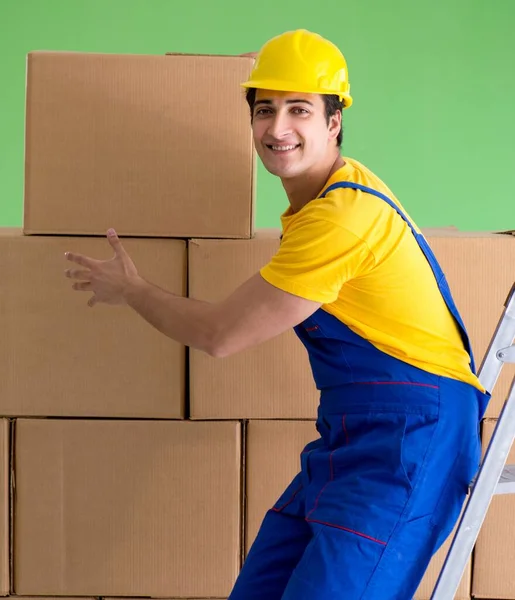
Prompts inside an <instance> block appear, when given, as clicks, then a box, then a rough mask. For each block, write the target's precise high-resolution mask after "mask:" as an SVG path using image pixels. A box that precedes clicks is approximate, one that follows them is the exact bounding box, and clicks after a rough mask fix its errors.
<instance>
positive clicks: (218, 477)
mask: <svg viewBox="0 0 515 600" xmlns="http://www.w3.org/2000/svg"><path fill="white" fill-rule="evenodd" d="M251 65H252V59H251V58H248V57H230V56H227V57H223V56H191V55H173V54H170V55H165V56H133V55H103V54H84V53H70V52H33V53H31V54H29V56H28V61H27V69H28V71H27V98H26V169H25V212H24V226H23V230H22V231H13V230H3V231H2V232H1V235H0V246H1V248H0V272H1V273H2V278H3V285H2V288H1V290H0V306H1V307H2V310H1V311H0V330H1V331H2V334H3V335H2V345H1V349H0V381H1V383H0V416H1V417H9V418H10V420H11V422H12V431H13V436H12V440H11V441H10V443H9V438H8V429H9V419H5V418H4V419H3V420H1V421H0V425H1V426H0V594H2V595H7V594H9V593H10V594H15V595H17V596H18V595H33V596H52V595H54V596H61V595H63V596H97V597H98V596H109V595H112V596H127V597H131V596H159V597H165V598H166V597H168V598H174V597H199V598H204V597H216V598H224V597H226V596H227V595H228V593H229V591H230V589H231V587H232V585H233V582H234V580H235V578H236V576H237V573H238V570H239V568H240V566H241V546H242V542H241V536H242V520H241V513H242V509H241V507H242V461H243V456H242V451H243V450H242V448H243V437H242V423H241V422H240V421H238V420H228V421H226V422H219V423H215V422H199V423H196V422H193V421H191V420H186V417H187V416H188V413H187V410H188V407H187V394H186V390H187V386H188V381H187V372H188V367H187V352H186V348H184V347H183V346H181V345H180V344H178V343H176V342H174V341H172V340H169V339H167V338H165V336H163V335H161V334H159V333H158V332H157V331H156V330H154V329H153V328H151V327H150V326H149V325H148V324H146V323H145V322H144V321H143V320H141V319H138V318H136V317H135V315H134V313H133V312H132V311H130V309H128V308H117V309H113V308H112V307H107V306H105V305H99V306H97V307H95V309H93V310H92V309H89V308H88V307H87V305H86V300H87V295H85V294H78V293H74V292H73V291H72V290H71V289H70V288H71V282H70V281H69V280H66V279H65V278H64V269H65V268H67V267H70V266H71V265H70V263H67V262H66V261H65V258H64V253H65V251H72V252H76V253H80V254H85V255H87V256H92V257H94V258H98V259H108V258H110V257H111V256H112V251H111V249H110V247H109V245H108V243H107V240H106V239H105V233H106V231H107V229H108V228H109V227H114V228H115V229H116V230H117V232H118V233H119V235H121V236H123V238H124V246H125V248H126V249H127V251H128V252H129V254H130V255H131V257H132V258H133V260H134V261H135V263H136V264H137V265H138V269H139V270H140V272H141V273H142V274H143V273H144V275H145V277H146V278H148V279H149V280H151V281H152V282H154V283H156V284H157V285H159V286H161V287H163V288H165V289H167V290H169V291H170V292H172V293H174V294H178V295H180V296H185V295H186V294H187V243H188V239H189V238H192V237H200V238H202V237H216V238H218V239H223V238H233V239H237V238H243V239H245V238H250V237H252V235H253V209H254V187H255V183H254V169H255V157H254V152H253V145H252V139H251V131H250V126H249V119H248V107H247V105H246V103H245V99H244V95H243V92H242V90H241V88H240V85H239V84H240V82H241V81H243V80H244V79H245V78H246V77H247V75H248V73H249V70H250V68H251ZM41 417H44V418H41ZM11 455H12V456H11ZM10 457H11V458H10ZM9 480H11V484H12V485H11V486H9ZM9 487H10V489H11V491H12V502H11V504H9V502H8V493H9ZM11 512H12V515H11V527H9V515H10V513H11ZM10 531H12V540H11V541H12V544H10V543H9V533H10ZM9 559H10V561H9Z"/></svg>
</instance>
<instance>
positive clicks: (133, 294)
mask: <svg viewBox="0 0 515 600" xmlns="http://www.w3.org/2000/svg"><path fill="white" fill-rule="evenodd" d="M126 301H127V304H128V305H129V306H130V307H131V308H133V309H134V310H135V311H136V312H137V313H138V314H139V315H140V316H142V317H143V318H144V319H145V320H146V321H148V322H149V323H150V324H151V325H153V326H154V327H155V328H156V329H158V330H159V331H161V333H164V334H165V335H166V336H168V337H170V338H172V339H174V340H177V341H178V342H181V343H182V344H184V345H186V346H190V347H193V348H197V349H199V350H203V351H204V352H207V353H208V354H210V355H211V356H216V357H225V356H229V355H231V354H235V353H236V352H240V351H241V350H245V349H246V348H249V347H251V346H255V345H257V344H260V343H262V342H265V341H266V340H268V339H271V338H273V337H275V336H277V335H279V334H281V333H283V332H284V331H286V330H287V329H290V328H291V327H293V326H295V325H297V324H298V323H300V322H301V321H303V320H304V319H306V318H307V317H308V316H310V315H311V314H312V313H314V312H315V311H316V310H317V309H318V308H319V307H320V304H319V303H317V302H312V301H311V300H306V299H304V298H300V297H298V296H294V295H292V294H289V293H287V292H283V291H282V290H279V289H278V288H276V287H274V286H273V285H270V284H269V283H267V282H266V281H265V280H264V279H263V278H262V277H261V275H260V274H259V273H257V274H256V275H254V276H253V277H251V278H250V279H248V280H247V281H246V282H245V283H243V284H242V285H241V286H240V287H239V288H237V289H236V291H235V292H234V293H233V294H231V295H230V296H229V297H228V298H227V299H225V300H223V301H222V302H217V303H207V302H199V301H196V300H194V299H191V298H183V297H180V296H175V295H173V294H171V293H169V292H167V291H165V290H162V289H161V288H159V287H157V286H155V285H152V284H150V283H148V282H146V281H144V280H142V279H138V280H135V281H134V282H133V283H132V284H130V285H129V286H128V288H127V292H126Z"/></svg>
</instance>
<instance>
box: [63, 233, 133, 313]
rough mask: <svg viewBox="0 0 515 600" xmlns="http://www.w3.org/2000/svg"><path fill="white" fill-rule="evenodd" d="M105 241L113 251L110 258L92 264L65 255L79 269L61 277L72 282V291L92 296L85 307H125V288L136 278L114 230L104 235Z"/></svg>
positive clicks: (82, 257)
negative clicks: (98, 304)
mask: <svg viewBox="0 0 515 600" xmlns="http://www.w3.org/2000/svg"><path fill="white" fill-rule="evenodd" d="M107 240H108V242H109V244H110V246H111V248H112V249H113V250H114V256H113V258H111V259H109V260H96V259H94V258H89V257H88V256H84V255H82V254H73V253H72V252H66V253H65V257H66V259H67V260H69V261H72V262H74V263H76V264H77V265H80V267H81V268H70V269H66V271H65V276H66V277H69V278H70V279H74V280H76V281H75V282H74V283H73V285H72V288H73V289H74V290H76V291H79V292H93V296H92V297H91V298H90V299H89V300H88V306H91V307H93V306H95V304H97V303H99V302H101V303H104V304H126V302H127V300H126V293H127V291H128V288H129V287H130V286H131V285H132V284H133V283H136V282H137V281H138V280H139V279H140V277H139V276H138V271H137V269H136V266H135V265H134V263H133V262H132V259H131V257H130V256H129V255H128V254H127V252H126V250H125V248H124V247H123V245H122V243H121V241H120V239H119V238H118V236H117V235H116V232H115V231H114V229H109V231H108V232H107Z"/></svg>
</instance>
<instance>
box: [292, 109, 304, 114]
mask: <svg viewBox="0 0 515 600" xmlns="http://www.w3.org/2000/svg"><path fill="white" fill-rule="evenodd" d="M293 112H294V113H296V114H299V115H300V114H307V112H308V111H307V110H306V109H305V108H294V109H293Z"/></svg>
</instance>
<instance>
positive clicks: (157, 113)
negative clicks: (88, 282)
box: [0, 52, 515, 600]
mask: <svg viewBox="0 0 515 600" xmlns="http://www.w3.org/2000/svg"><path fill="white" fill-rule="evenodd" d="M250 68H251V59H250V58H246V57H215V56H186V55H167V56H127V55H124V56H120V55H102V54H82V53H54V52H37V53H32V54H31V55H29V60H28V77H27V138H26V197H25V219H24V229H23V231H22V232H17V231H14V232H13V231H4V232H3V233H2V235H1V236H0V246H2V248H1V250H2V251H1V252H0V271H1V272H2V275H3V278H4V283H5V285H4V286H2V288H1V289H0V306H1V307H3V308H4V310H2V311H0V329H1V330H2V332H4V336H3V343H2V346H1V347H0V381H1V382H2V383H0V386H1V387H0V418H1V417H4V419H3V420H0V594H3V595H7V594H11V595H16V596H20V595H23V596H35V597H37V596H56V597H63V596H64V597H66V596H83V597H84V596H86V597H107V598H108V597H113V598H114V597H118V598H120V597H127V598H130V597H135V596H139V597H141V596H146V597H161V598H170V599H172V598H184V597H188V598H199V599H202V598H219V599H223V598H226V597H227V596H228V595H229V593H230V590H231V587H232V585H233V583H234V580H235V578H236V576H237V574H238V571H239V569H240V567H241V562H242V560H244V558H245V556H246V554H247V552H248V550H249V548H250V545H251V543H252V541H253V539H254V538H255V536H256V534H257V531H258V528H259V525H260V523H261V520H262V518H263V516H264V514H265V512H266V510H267V509H268V508H269V507H270V506H271V505H272V504H273V503H274V502H275V500H276V499H277V497H278V496H279V494H280V493H281V491H282V490H283V488H284V487H285V486H286V485H288V483H289V482H290V480H291V478H292V477H293V476H294V475H295V474H296V472H297V471H298V469H299V453H300V451H301V450H302V448H303V446H304V445H305V444H306V443H307V442H309V441H311V440H312V439H314V438H315V437H317V432H316V429H315V427H314V419H315V418H316V408H317V403H318V394H317V391H316V389H315V386H314V383H313V380H312V377H311V373H310V367H309V361H308V357H307V354H306V352H305V350H304V349H303V347H302V345H301V344H300V343H299V342H298V340H296V339H295V335H294V334H293V332H288V333H285V334H283V335H281V336H279V337H277V338H275V339H273V340H270V341H269V342H266V343H264V344H262V345H261V346H259V347H256V348H252V349H249V350H247V351H245V352H242V353H241V354H238V355H235V356H231V357H228V358H225V359H214V358H211V357H209V356H207V355H205V354H203V353H201V352H198V351H196V350H191V351H188V350H187V349H186V348H184V347H182V346H181V345H180V344H177V343H175V342H173V341H171V340H169V339H167V338H165V337H164V336H162V335H161V334H159V333H157V332H156V331H155V330H154V329H152V328H151V327H150V326H149V325H148V324H147V323H145V322H144V321H143V320H142V319H139V318H138V317H136V316H135V315H134V313H132V312H131V311H130V310H129V309H126V308H113V307H107V306H103V305H99V306H97V307H95V309H93V310H92V309H89V308H87V306H86V299H87V296H86V295H84V294H79V293H74V292H72V291H71V290H70V282H69V280H66V279H65V278H64V277H63V270H64V268H66V267H68V266H70V264H69V263H65V261H64V252H65V251H66V250H70V251H73V252H78V253H82V254H86V255H89V256H94V257H95V258H100V259H105V258H109V257H110V256H111V252H110V248H109V246H108V244H107V241H106V240H105V237H104V235H105V232H106V230H107V229H108V228H109V227H114V228H115V229H116V230H117V232H118V233H119V235H121V236H123V237H124V245H125V247H126V249H127V250H128V252H129V254H130V255H131V257H132V258H133V259H134V261H135V263H136V265H137V267H138V270H139V271H140V273H141V274H142V275H143V276H144V277H145V278H147V279H148V280H150V281H152V282H154V283H156V284H158V285H160V286H161V287H163V288H165V289H167V290H169V291H171V292H173V293H175V294H179V295H183V296H184V295H189V296H190V297H192V298H196V299H199V300H205V301H216V300H218V299H221V298H223V297H225V296H227V295H228V294H230V293H231V292H232V291H233V290H234V289H235V288H236V287H237V286H238V285H239V284H240V283H242V282H243V281H245V280H246V279H247V278H248V277H250V276H251V275H253V274H254V273H255V272H256V271H257V270H258V269H259V268H260V267H261V266H263V265H264V264H265V263H266V262H267V261H268V260H269V259H270V258H271V257H272V255H273V254H274V252H275V251H276V250H277V248H278V245H279V232H278V231H259V232H254V229H253V210H254V187H255V177H254V172H255V171H254V168H255V157H254V153H253V149H252V140H251V135H250V127H249V118H248V108H247V106H246V104H245V100H244V97H243V93H242V91H241V89H240V87H239V83H240V81H242V80H244V79H245V78H246V76H247V74H248V71H249V69H250ZM426 234H427V237H428V239H429V242H430V244H431V246H432V247H433V249H434V250H435V253H436V255H437V257H438V259H439V260H440V262H441V264H442V267H443V268H444V271H445V272H446V274H447V276H448V280H449V283H450V285H451V288H452V290H453V294H454V297H455V300H456V302H457V304H458V306H459V308H460V310H461V312H462V314H463V317H464V319H465V321H466V323H467V325H468V328H469V332H470V334H471V338H472V342H473V346H474V351H475V353H476V358H477V361H478V362H480V360H481V357H482V355H483V353H484V351H485V349H486V347H487V344H488V341H489V338H490V336H491V334H492V333H493V329H494V327H495V324H496V322H497V319H498V317H499V314H500V311H501V308H502V304H503V301H504V299H505V296H506V293H507V291H508V289H509V287H510V286H511V283H512V280H513V268H512V265H513V263H514V262H515V261H514V259H515V238H514V237H513V236H511V235H509V234H493V233H482V234H465V233H460V232H458V231H456V230H452V229H451V230H447V231H444V230H442V231H440V230H437V231H427V232H426ZM512 373H513V370H511V371H510V369H505V372H504V374H503V376H502V378H501V380H500V383H499V384H498V386H497V389H496V394H495V396H494V399H493V400H492V403H491V405H490V407H489V412H488V416H489V417H492V418H496V417H497V416H498V414H499V411H500V407H501V405H502V401H503V397H504V395H505V394H506V391H507V387H508V383H509V380H510V376H511V375H512ZM5 417H7V419H6V418H5ZM41 417H44V418H41ZM9 419H10V420H11V423H12V425H11V427H9ZM487 423H488V422H487ZM9 431H11V432H12V435H11V436H10V435H9ZM9 483H10V485H9ZM9 489H10V490H11V492H12V494H11V503H10V504H9V502H8V492H9ZM510 507H511V505H509V506H508V505H506V506H501V507H500V509H497V510H500V512H499V517H498V519H499V522H501V519H503V518H505V521H503V524H504V532H505V536H506V537H505V539H506V544H508V543H509V539H510V534H511V537H515V535H514V534H515V527H512V526H511V525H510V524H509V520H508V517H509V513H508V511H509V509H510ZM9 515H11V526H10V527H9ZM510 527H512V529H511V530H510ZM495 532H496V524H495V523H493V522H492V523H490V522H487V523H486V525H485V528H484V531H483V533H482V536H483V537H482V538H481V539H480V540H479V543H478V549H477V553H476V554H477V556H476V563H475V572H474V590H473V591H474V593H475V594H476V595H477V594H479V595H482V597H484V598H487V597H496V598H501V597H502V598H514V599H515V591H513V590H511V591H510V590H509V589H507V588H503V589H501V588H500V587H499V585H497V587H496V586H495V585H494V583H493V582H492V574H493V572H494V571H493V570H492V569H493V566H492V561H491V559H489V551H488V548H491V547H492V544H493V541H492V536H493V535H495ZM489 536H490V537H489ZM9 542H10V543H9ZM448 546H449V541H448V542H447V543H446V545H445V546H444V547H443V548H442V549H441V551H440V552H439V553H438V554H437V555H436V556H435V557H434V559H433V561H432V563H431V565H430V567H429V569H428V571H427V573H426V576H425V578H424V580H423V582H422V584H421V585H420V587H419V590H418V592H417V595H416V600H426V599H428V598H429V597H430V595H431V591H432V589H433V586H434V583H435V581H436V577H437V574H438V572H439V569H440V568H441V565H442V562H443V558H444V556H445V553H446V551H447V549H448ZM482 547H483V548H485V547H486V548H487V551H485V550H484V549H482ZM505 554H507V555H508V553H505ZM9 557H10V562H9ZM471 570H472V569H471V563H469V565H468V567H467V570H466V572H465V574H464V576H463V579H462V582H461V587H460V590H459V594H458V595H457V596H456V598H457V599H458V600H461V599H465V598H469V597H470V595H471V577H472V573H471ZM9 573H11V576H10V575H9ZM492 594H494V596H492ZM495 594H497V595H496V596H495ZM500 594H505V595H504V596H502V595H500ZM510 594H511V595H510Z"/></svg>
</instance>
